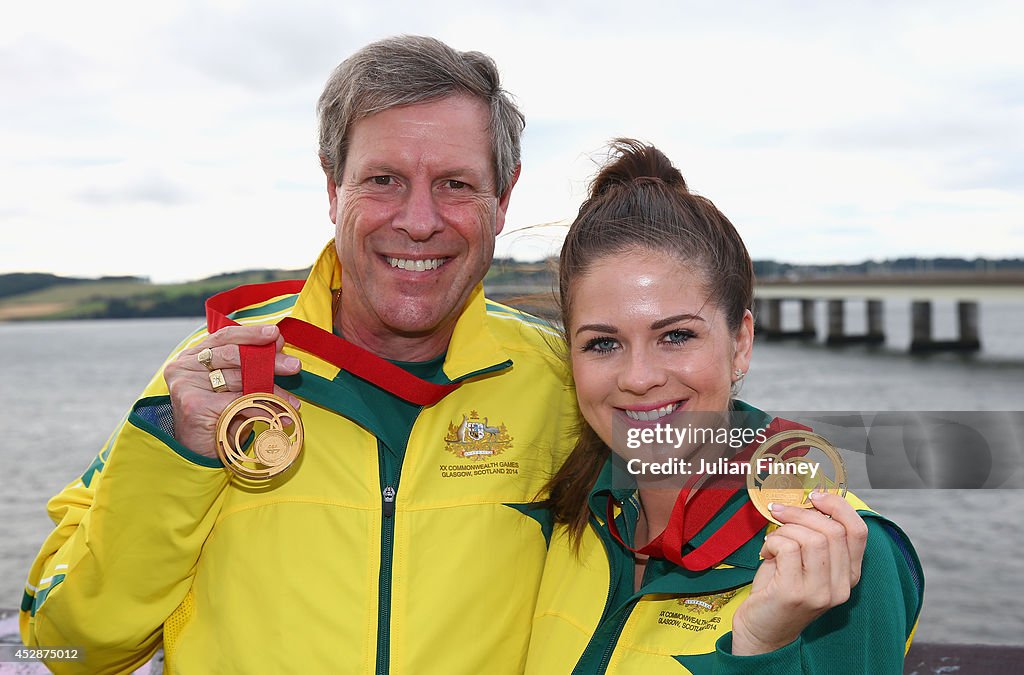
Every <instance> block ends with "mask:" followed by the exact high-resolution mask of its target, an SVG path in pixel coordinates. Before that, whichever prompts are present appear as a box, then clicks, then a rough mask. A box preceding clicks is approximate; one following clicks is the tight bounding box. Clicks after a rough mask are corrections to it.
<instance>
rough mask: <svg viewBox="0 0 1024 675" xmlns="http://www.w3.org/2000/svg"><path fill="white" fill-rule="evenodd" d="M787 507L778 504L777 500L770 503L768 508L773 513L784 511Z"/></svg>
mask: <svg viewBox="0 0 1024 675" xmlns="http://www.w3.org/2000/svg"><path fill="white" fill-rule="evenodd" d="M785 508H786V507H785V506H783V505H782V504H776V503H775V502H769V503H768V510H769V511H771V512H772V513H782V511H783V509H785Z"/></svg>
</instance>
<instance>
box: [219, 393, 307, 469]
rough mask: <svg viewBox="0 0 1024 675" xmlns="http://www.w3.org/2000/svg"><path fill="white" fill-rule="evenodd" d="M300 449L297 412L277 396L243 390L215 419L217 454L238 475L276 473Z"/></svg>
mask: <svg viewBox="0 0 1024 675" xmlns="http://www.w3.org/2000/svg"><path fill="white" fill-rule="evenodd" d="M253 435H255V438H251V437H252V436H253ZM250 439H251V440H252V442H251V443H248V441H249V440H250ZM301 449H302V420H301V419H300V418H299V412H298V411H297V410H296V409H295V408H293V407H292V405H291V404H290V403H288V401H286V400H284V399H283V398H281V397H280V396H276V395H274V394H264V393H258V394H246V395H245V396H242V397H241V398H239V399H238V400H236V401H235V402H234V403H232V404H231V405H229V406H228V407H227V408H225V409H224V412H222V413H221V415H220V419H218V420H217V456H218V457H219V458H220V461H221V462H223V463H224V466H225V467H226V468H228V469H230V470H231V471H232V472H234V474H235V475H236V476H238V477H240V478H244V479H247V480H264V479H267V478H271V477H273V476H276V475H277V474H279V473H281V472H282V471H285V470H287V469H288V467H290V466H291V465H292V463H293V462H294V461H295V458H296V457H298V456H299V451H300V450H301Z"/></svg>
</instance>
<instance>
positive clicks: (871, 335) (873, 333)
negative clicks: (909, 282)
mask: <svg viewBox="0 0 1024 675" xmlns="http://www.w3.org/2000/svg"><path fill="white" fill-rule="evenodd" d="M866 311H867V320H868V334H867V335H866V336H865V339H864V341H865V342H867V343H868V344H872V345H880V344H883V343H884V342H885V327H884V326H883V314H882V301H881V300H868V301H867V310H866Z"/></svg>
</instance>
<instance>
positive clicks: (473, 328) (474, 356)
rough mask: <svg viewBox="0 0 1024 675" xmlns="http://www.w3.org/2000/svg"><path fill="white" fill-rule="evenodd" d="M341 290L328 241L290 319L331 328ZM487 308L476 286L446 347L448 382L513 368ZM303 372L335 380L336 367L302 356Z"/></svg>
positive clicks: (480, 287)
mask: <svg viewBox="0 0 1024 675" xmlns="http://www.w3.org/2000/svg"><path fill="white" fill-rule="evenodd" d="M339 290H341V263H340V262H339V261H338V254H337V251H336V249H335V246H334V240H331V241H330V242H329V243H328V244H327V246H325V247H324V249H323V251H322V252H321V253H320V256H319V258H317V261H316V263H314V264H313V268H312V269H311V270H310V273H309V277H308V278H307V279H306V284H305V286H303V288H302V291H301V292H300V293H299V297H298V299H297V300H296V302H295V306H294V308H293V309H292V313H291V316H293V317H295V318H296V319H300V320H302V321H306V322H308V323H311V324H313V325H315V326H317V327H319V328H322V329H324V330H326V331H333V329H334V314H333V299H334V294H335V293H336V292H338V291H339ZM486 319H487V307H486V304H485V300H484V288H483V284H477V285H476V287H475V288H474V289H473V292H472V293H471V294H470V296H469V300H468V301H467V302H466V305H465V307H463V309H462V313H461V314H460V315H459V318H458V320H457V321H456V324H455V331H454V333H453V334H452V338H451V341H450V342H449V344H448V351H447V355H446V356H445V362H444V366H443V370H444V373H445V375H446V376H447V378H448V379H449V380H450V381H457V380H463V379H466V378H468V377H471V376H474V375H478V374H482V373H485V372H492V371H495V370H501V369H503V368H507V367H508V366H511V365H512V359H511V357H509V355H508V353H507V352H506V351H505V350H504V349H502V347H501V346H500V345H499V344H498V341H497V339H496V338H495V337H494V335H493V334H492V333H491V331H490V330H489V328H488V326H487V320H486ZM302 362H303V369H304V370H308V371H310V372H312V373H314V374H316V375H319V376H321V377H325V378H327V379H334V377H335V376H336V375H337V374H338V370H339V369H338V368H337V367H336V366H333V365H331V364H330V363H327V362H325V361H321V360H320V359H317V358H316V357H313V356H312V355H310V354H307V353H303V357H302Z"/></svg>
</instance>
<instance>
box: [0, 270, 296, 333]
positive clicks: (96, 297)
mask: <svg viewBox="0 0 1024 675" xmlns="http://www.w3.org/2000/svg"><path fill="white" fill-rule="evenodd" d="M307 273H308V270H248V271H245V272H236V273H231V274H221V275H217V276H214V277H209V278H207V279H201V280H199V281H190V282H187V283H181V284H152V283H150V282H149V281H147V280H145V279H140V278H137V277H116V278H111V277H104V278H100V279H78V278H68V277H57V276H55V275H47V274H37V275H28V274H5V275H0V321H17V320H26V319H34V320H42V319H126V318H144V317H158V316H203V314H204V311H205V310H204V303H205V302H206V299H207V298H208V297H210V296H211V295H214V294H215V293H218V292H220V291H223V290H227V289H229V288H233V287H235V286H238V285H240V284H251V283H259V282H264V281H277V280H280V279H304V278H305V277H306V275H307Z"/></svg>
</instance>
